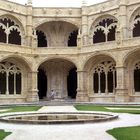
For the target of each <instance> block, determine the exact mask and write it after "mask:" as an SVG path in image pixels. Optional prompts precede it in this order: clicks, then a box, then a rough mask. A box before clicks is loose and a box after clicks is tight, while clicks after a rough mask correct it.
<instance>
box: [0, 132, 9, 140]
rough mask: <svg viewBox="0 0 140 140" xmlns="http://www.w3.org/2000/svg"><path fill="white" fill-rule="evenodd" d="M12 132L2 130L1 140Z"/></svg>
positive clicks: (0, 133)
mask: <svg viewBox="0 0 140 140" xmlns="http://www.w3.org/2000/svg"><path fill="white" fill-rule="evenodd" d="M10 134H11V132H5V131H4V130H0V140H3V139H4V138H5V137H7V136H8V135H10Z"/></svg>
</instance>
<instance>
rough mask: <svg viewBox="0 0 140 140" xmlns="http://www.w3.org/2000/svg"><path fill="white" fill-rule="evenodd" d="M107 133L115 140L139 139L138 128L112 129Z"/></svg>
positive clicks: (139, 130)
mask: <svg viewBox="0 0 140 140" xmlns="http://www.w3.org/2000/svg"><path fill="white" fill-rule="evenodd" d="M107 133H109V134H110V135H112V136H113V137H115V138H116V139H117V140H138V139H140V126H136V127H122V128H114V129H112V130H108V131H107Z"/></svg>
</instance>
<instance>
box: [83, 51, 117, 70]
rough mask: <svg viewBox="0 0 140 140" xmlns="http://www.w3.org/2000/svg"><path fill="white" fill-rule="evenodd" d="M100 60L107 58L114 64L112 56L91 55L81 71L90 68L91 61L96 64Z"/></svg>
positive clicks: (104, 54) (103, 54)
mask: <svg viewBox="0 0 140 140" xmlns="http://www.w3.org/2000/svg"><path fill="white" fill-rule="evenodd" d="M97 58H99V60H98V59H97ZM102 58H105V59H106V58H109V59H110V60H112V61H113V62H115V63H116V61H115V57H113V55H111V54H108V53H96V54H93V55H91V56H89V57H88V58H87V59H86V61H85V62H84V64H83V66H82V68H83V70H88V67H90V65H91V63H92V61H93V62H96V61H97V62H98V61H100V60H101V59H102Z"/></svg>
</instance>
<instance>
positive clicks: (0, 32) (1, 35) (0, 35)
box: [0, 27, 6, 43]
mask: <svg viewBox="0 0 140 140" xmlns="http://www.w3.org/2000/svg"><path fill="white" fill-rule="evenodd" d="M0 42H2V43H6V33H5V29H3V28H2V27H0Z"/></svg>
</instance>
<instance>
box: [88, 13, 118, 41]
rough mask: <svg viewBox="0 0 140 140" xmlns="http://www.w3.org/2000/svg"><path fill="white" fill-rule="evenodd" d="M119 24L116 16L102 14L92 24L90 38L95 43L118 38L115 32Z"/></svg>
mask: <svg viewBox="0 0 140 140" xmlns="http://www.w3.org/2000/svg"><path fill="white" fill-rule="evenodd" d="M117 26H118V20H117V18H115V17H114V16H112V15H103V16H100V17H98V18H97V19H96V20H95V21H94V22H93V23H92V25H91V26H90V29H89V35H90V39H91V40H93V43H100V42H107V41H113V40H115V38H116V37H115V32H116V28H117ZM91 42H92V41H91Z"/></svg>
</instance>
